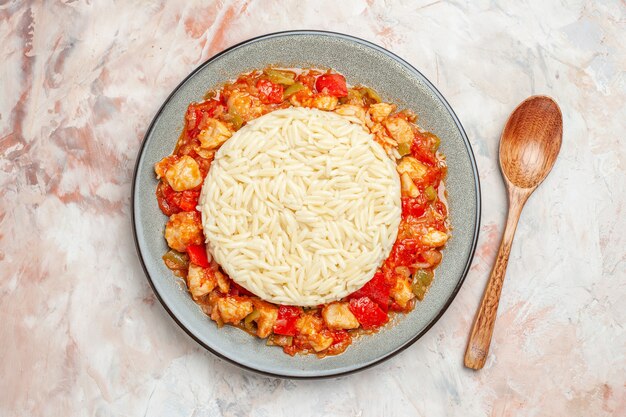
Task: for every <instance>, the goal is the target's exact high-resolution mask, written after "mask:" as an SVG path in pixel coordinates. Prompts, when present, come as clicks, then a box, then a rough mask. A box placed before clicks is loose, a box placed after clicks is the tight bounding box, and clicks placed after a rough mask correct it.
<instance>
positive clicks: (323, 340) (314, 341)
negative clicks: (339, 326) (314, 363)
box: [307, 333, 333, 352]
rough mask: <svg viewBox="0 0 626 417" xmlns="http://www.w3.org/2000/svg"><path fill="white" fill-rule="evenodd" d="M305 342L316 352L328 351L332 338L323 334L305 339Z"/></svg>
mask: <svg viewBox="0 0 626 417" xmlns="http://www.w3.org/2000/svg"><path fill="white" fill-rule="evenodd" d="M307 340H308V342H309V344H310V345H311V347H312V348H313V349H315V351H316V352H321V351H322V350H325V349H328V347H329V346H330V345H332V344H333V338H332V336H330V335H328V334H324V333H316V334H313V335H310V336H308V337H307Z"/></svg>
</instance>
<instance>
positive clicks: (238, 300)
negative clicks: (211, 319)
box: [217, 296, 254, 324]
mask: <svg viewBox="0 0 626 417" xmlns="http://www.w3.org/2000/svg"><path fill="white" fill-rule="evenodd" d="M253 309H254V307H253V305H252V301H250V299H249V298H247V297H235V296H228V297H222V298H220V299H219V300H218V301H217V310H218V312H219V315H220V317H221V318H222V320H224V323H231V324H237V323H239V322H240V321H241V320H243V319H244V318H245V317H246V316H247V315H248V314H250V313H252V310H253Z"/></svg>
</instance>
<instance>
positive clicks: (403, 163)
mask: <svg viewBox="0 0 626 417" xmlns="http://www.w3.org/2000/svg"><path fill="white" fill-rule="evenodd" d="M396 169H397V170H398V173H400V175H402V174H404V173H406V174H408V175H409V177H411V179H412V180H413V181H419V180H420V179H421V178H423V177H424V175H426V174H427V173H428V168H427V167H426V166H425V165H424V164H422V163H421V162H420V161H418V160H417V159H415V158H413V157H412V156H405V157H403V158H402V159H401V160H400V162H399V163H398V166H397V167H396Z"/></svg>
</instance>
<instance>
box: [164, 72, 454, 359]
mask: <svg viewBox="0 0 626 417" xmlns="http://www.w3.org/2000/svg"><path fill="white" fill-rule="evenodd" d="M416 119H417V117H416V116H415V115H414V114H413V113H412V112H411V111H409V110H402V111H398V109H397V107H396V106H395V105H394V104H392V103H388V102H383V101H382V99H381V97H380V96H379V95H378V94H377V92H376V91H374V90H373V89H371V88H369V87H365V86H359V85H357V86H350V85H348V84H347V82H346V79H345V77H344V76H343V75H341V74H339V73H337V72H334V71H332V70H329V71H321V70H317V69H282V68H266V69H264V70H262V71H260V70H257V71H252V72H250V73H246V74H242V75H240V76H239V77H238V78H237V79H236V80H235V81H232V82H229V83H227V84H225V85H224V86H223V87H221V88H218V89H215V90H211V91H209V92H208V93H207V95H206V96H205V100H203V101H201V102H198V103H191V104H190V105H189V107H188V109H187V112H186V114H185V126H184V129H183V132H182V134H181V136H180V138H179V139H178V142H177V144H176V148H175V150H174V152H173V154H172V155H169V156H166V157H165V158H163V159H162V160H161V161H160V162H158V163H157V164H156V165H155V172H156V175H157V178H158V179H159V184H158V186H157V191H156V196H157V201H158V204H159V207H160V208H161V211H162V212H163V213H164V214H165V215H166V216H168V217H169V219H168V221H167V222H166V225H165V233H164V236H165V239H166V242H167V244H168V246H169V247H170V250H169V251H168V252H167V253H166V254H165V255H164V256H163V260H164V262H165V264H166V266H167V267H168V268H169V269H170V270H172V271H173V272H174V274H176V275H178V276H180V277H181V278H184V279H185V282H186V285H187V288H188V290H189V293H190V295H191V297H192V298H193V300H194V301H195V302H196V303H197V304H198V305H199V306H200V307H201V308H202V309H203V311H204V312H205V313H206V314H207V315H208V316H210V317H211V319H212V320H214V321H215V322H216V323H217V325H218V326H222V325H224V324H230V325H234V326H237V327H239V328H241V329H243V330H245V331H247V332H249V333H251V334H254V335H256V336H258V337H260V338H264V339H266V340H267V344H268V345H277V346H281V347H282V348H283V350H284V351H285V352H286V353H288V354H290V355H294V354H296V353H317V354H318V355H319V356H326V355H336V354H339V353H341V352H343V351H344V350H345V349H346V348H347V347H348V346H349V345H350V344H351V343H352V341H353V339H354V338H355V337H357V336H359V335H361V334H363V333H372V332H375V331H376V330H378V329H379V328H381V327H382V326H384V325H385V324H386V323H388V322H389V321H390V319H391V318H392V317H393V316H394V314H396V313H408V312H410V311H411V310H412V309H413V307H414V306H415V303H416V302H417V301H418V300H419V301H421V300H423V299H424V297H425V296H426V293H427V291H428V288H429V287H430V285H431V284H432V282H433V280H434V271H435V268H436V267H437V266H438V265H439V263H440V262H441V259H442V253H441V250H442V249H443V247H444V246H445V244H446V242H447V240H448V238H449V222H448V213H447V206H446V202H445V186H444V183H443V179H444V178H445V174H446V164H445V158H444V156H443V155H441V154H440V153H439V152H438V147H439V138H438V137H437V136H436V135H434V134H432V133H429V132H426V131H424V130H423V129H421V128H420V127H419V126H418V125H417V124H416ZM205 244H206V246H205ZM376 337H383V336H382V335H380V336H376Z"/></svg>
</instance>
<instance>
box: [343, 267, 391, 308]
mask: <svg viewBox="0 0 626 417" xmlns="http://www.w3.org/2000/svg"><path fill="white" fill-rule="evenodd" d="M390 291H391V285H390V284H389V283H388V282H387V280H386V279H385V275H384V274H383V273H382V272H380V271H378V272H376V273H375V274H374V277H373V278H372V279H370V280H369V281H368V282H366V283H365V285H364V286H362V287H361V288H360V289H358V290H356V291H355V292H353V293H352V294H350V295H349V296H348V298H350V299H352V298H361V297H369V299H370V300H372V301H374V302H375V303H376V304H378V305H379V306H380V308H381V309H382V310H383V311H385V312H386V311H387V308H388V306H389V292H390Z"/></svg>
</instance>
